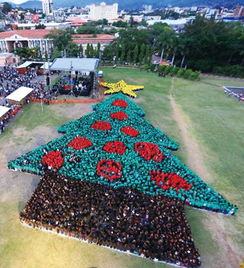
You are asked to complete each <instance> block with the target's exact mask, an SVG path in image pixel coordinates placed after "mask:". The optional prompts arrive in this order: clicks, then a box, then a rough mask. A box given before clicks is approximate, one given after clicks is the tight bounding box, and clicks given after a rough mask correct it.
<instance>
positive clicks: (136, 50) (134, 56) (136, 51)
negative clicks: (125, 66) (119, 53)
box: [133, 45, 139, 63]
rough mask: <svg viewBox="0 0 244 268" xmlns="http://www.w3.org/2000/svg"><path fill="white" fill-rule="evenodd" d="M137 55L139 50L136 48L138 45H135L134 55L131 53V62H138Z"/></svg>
mask: <svg viewBox="0 0 244 268" xmlns="http://www.w3.org/2000/svg"><path fill="white" fill-rule="evenodd" d="M138 53H139V48H138V45H136V46H135V48H134V53H133V61H134V62H135V63H137V62H138Z"/></svg>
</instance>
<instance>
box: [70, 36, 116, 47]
mask: <svg viewBox="0 0 244 268" xmlns="http://www.w3.org/2000/svg"><path fill="white" fill-rule="evenodd" d="M72 39H73V41H74V42H75V43H76V44H77V45H82V46H83V47H86V46H87V44H92V45H93V46H94V48H96V47H97V45H98V43H100V45H101V48H102V49H103V48H104V47H105V46H106V45H109V44H111V43H112V42H113V40H114V39H115V36H114V35H110V34H97V35H93V34H73V35H72Z"/></svg>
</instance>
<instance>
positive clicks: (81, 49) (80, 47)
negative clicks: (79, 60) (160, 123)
mask: <svg viewBox="0 0 244 268" xmlns="http://www.w3.org/2000/svg"><path fill="white" fill-rule="evenodd" d="M79 57H84V54H83V46H82V45H80V46H79Z"/></svg>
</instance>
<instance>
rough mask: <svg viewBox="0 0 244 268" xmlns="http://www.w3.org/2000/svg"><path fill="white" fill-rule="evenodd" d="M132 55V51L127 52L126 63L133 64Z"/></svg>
mask: <svg viewBox="0 0 244 268" xmlns="http://www.w3.org/2000/svg"><path fill="white" fill-rule="evenodd" d="M131 54H132V53H131V50H128V51H127V57H126V61H127V62H128V63H131V62H132V55H131Z"/></svg>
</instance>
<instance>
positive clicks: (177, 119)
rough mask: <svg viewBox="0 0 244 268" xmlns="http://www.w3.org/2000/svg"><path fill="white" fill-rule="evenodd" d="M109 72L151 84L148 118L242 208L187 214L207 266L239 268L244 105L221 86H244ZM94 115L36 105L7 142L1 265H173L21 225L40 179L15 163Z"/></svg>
mask: <svg viewBox="0 0 244 268" xmlns="http://www.w3.org/2000/svg"><path fill="white" fill-rule="evenodd" d="M104 73H105V79H106V80H108V81H117V80H119V79H124V80H125V81H126V82H128V83H132V84H142V85H145V90H143V91H140V92H138V95H139V97H140V98H139V99H138V101H137V102H138V104H139V105H140V106H141V107H142V108H143V109H144V110H145V111H146V118H147V119H149V120H150V121H151V123H152V124H154V125H155V126H157V127H159V128H161V129H163V130H164V131H165V132H166V133H167V134H168V135H169V136H170V137H173V138H174V139H175V140H177V141H178V142H179V143H180V150H179V151H178V152H176V155H177V156H179V157H180V158H181V159H182V160H183V161H184V162H185V163H187V164H188V165H189V166H190V167H191V168H192V169H193V170H194V171H196V172H197V173H198V174H199V175H200V176H201V177H202V178H203V179H204V180H205V181H206V182H208V183H211V185H212V186H214V187H215V188H216V190H218V191H219V192H220V193H222V194H223V195H224V196H225V197H226V198H227V199H229V200H231V202H232V203H234V204H236V205H237V206H238V207H239V212H238V213H237V215H236V216H234V217H227V216H224V215H218V214H216V213H211V212H204V211H197V210H193V209H191V208H187V209H186V211H187V217H188V219H189V223H190V225H191V227H192V231H193V238H194V240H195V243H196V246H197V247H198V248H199V250H200V253H201V256H202V261H203V267H231V268H232V267H238V264H240V263H241V261H242V258H244V254H243V252H244V214H243V210H244V202H243V197H242V195H243V192H244V191H243V190H244V179H243V176H242V174H244V165H243V160H244V155H243V145H244V144H243V140H244V139H243V134H244V121H243V119H242V118H243V112H244V104H243V103H240V102H238V101H237V100H236V99H233V98H227V97H226V96H225V95H224V91H223V89H222V88H221V86H222V85H240V84H241V83H240V82H234V81H223V80H217V79H207V78H204V79H202V80H201V81H197V82H192V81H187V80H182V79H172V78H160V77H158V76H157V75H156V74H152V73H147V72H144V71H142V72H140V71H139V70H128V69H106V68H104ZM89 111H91V107H90V106H89V105H83V104H81V105H75V106H72V105H69V104H67V105H66V104H62V105H57V106H56V105H54V106H46V105H44V106H41V105H40V104H39V103H35V104H30V105H28V106H26V107H25V109H24V111H23V112H22V113H21V114H20V115H18V116H17V118H16V119H15V120H14V122H12V124H11V125H10V127H9V128H8V129H7V130H6V132H5V133H4V135H1V136H0V215H1V217H0V267H4V268H5V267H11V268H12V267H14V268H15V267H38V268H39V267H72V268H73V267H81V268H89V267H97V268H120V267H121V268H122V267H126V268H127V267H128V268H144V267H145V268H146V267H149V268H159V267H160V268H162V267H165V266H166V265H162V264H155V263H152V262H150V261H146V260H143V259H140V258H137V257H132V256H127V255H125V254H120V253H116V252H113V251H110V250H107V249H104V248H100V247H98V246H94V245H87V244H84V243H80V242H77V241H72V240H68V239H64V238H61V237H58V236H55V235H52V234H48V233H44V232H41V231H37V230H32V229H28V228H25V227H23V226H22V225H20V224H19V222H18V213H19V211H20V210H21V209H22V208H23V206H24V204H25V203H26V201H27V200H28V199H29V198H30V196H31V194H32V192H33V190H34V188H35V186H36V184H37V183H38V181H39V178H38V177H37V176H33V175H27V174H21V173H14V172H12V171H9V170H7V168H6V163H7V161H8V160H11V159H14V158H16V157H17V156H18V154H21V153H24V152H27V151H29V150H31V149H33V148H35V147H36V146H38V145H41V144H44V143H46V142H47V141H49V140H50V139H53V138H54V137H57V136H58V134H57V132H56V127H57V126H59V125H61V124H62V123H64V122H67V121H69V120H71V119H76V118H78V117H79V116H81V115H82V114H85V113H88V112H89Z"/></svg>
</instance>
